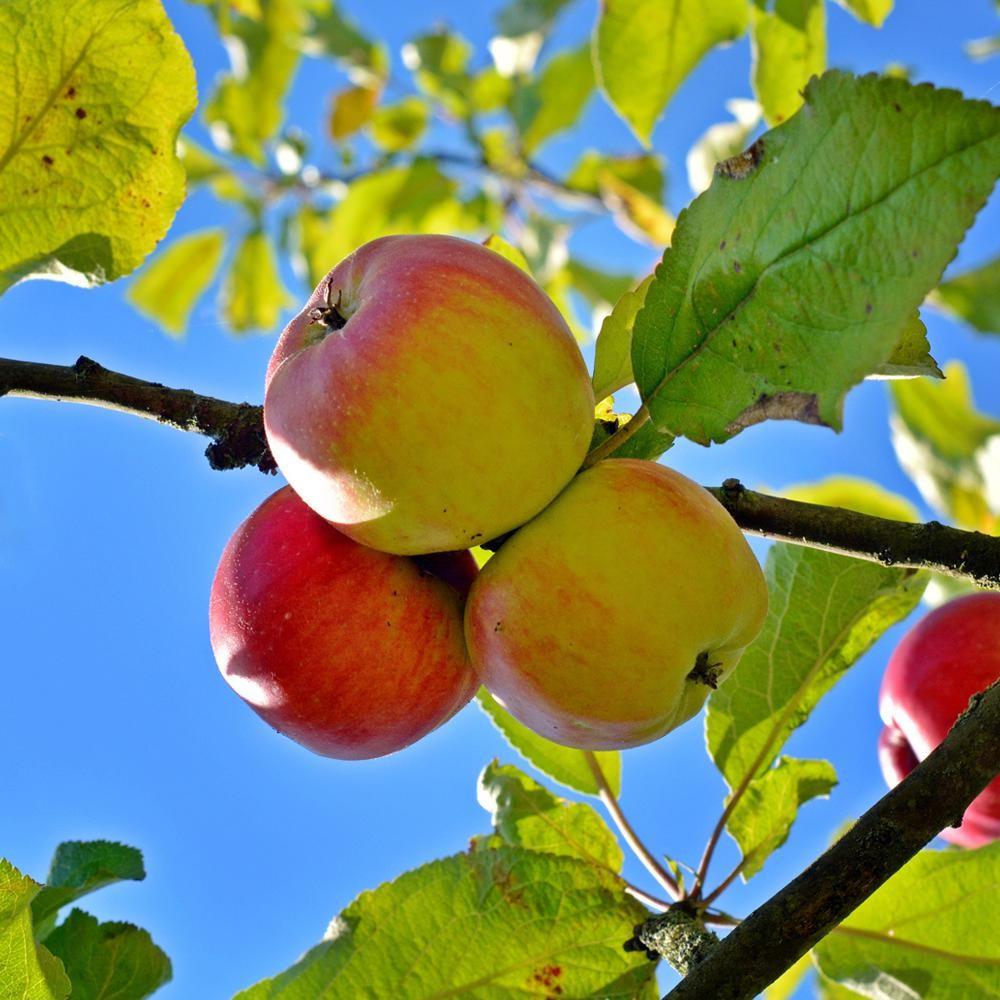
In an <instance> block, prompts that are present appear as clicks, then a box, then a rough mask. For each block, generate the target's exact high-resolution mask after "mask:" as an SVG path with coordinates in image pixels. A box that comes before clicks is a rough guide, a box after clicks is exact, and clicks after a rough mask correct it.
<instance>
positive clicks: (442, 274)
mask: <svg viewBox="0 0 1000 1000" xmlns="http://www.w3.org/2000/svg"><path fill="white" fill-rule="evenodd" d="M593 421H594V396H593V390H592V389H591V385H590V379H589V377H588V375H587V369H586V365H585V364H584V362H583V357H582V356H581V354H580V351H579V349H578V348H577V345H576V343H575V341H574V340H573V336H572V334H571V333H570V331H569V328H568V327H567V326H566V323H565V321H564V320H563V318H562V316H561V315H560V313H559V310H558V309H557V308H556V307H555V306H554V305H553V304H552V302H551V301H550V300H549V298H548V297H547V296H546V295H545V293H544V292H543V291H542V290H541V289H540V288H539V287H538V286H537V285H536V284H535V283H534V281H532V280H531V278H530V277H529V276H528V275H527V274H525V273H524V272H523V271H521V270H519V269H518V268H517V267H515V266H514V265H513V264H511V263H510V262H509V261H507V260H505V259H504V258H503V257H501V256H500V255H499V254H497V253H495V252H494V251H492V250H489V249H487V248H486V247H484V246H481V245H480V244H478V243H471V242H469V241H467V240H462V239H457V238H455V237H451V236H386V237H383V238H382V239H378V240H373V241H372V242H371V243H367V244H365V245H364V246H363V247H361V248H360V249H358V250H356V251H355V252H354V253H353V254H351V255H350V256H349V257H347V258H346V259H345V260H343V261H341V263H340V264H338V265H337V267H335V268H334V269H333V270H332V271H331V272H330V273H329V274H328V275H327V276H326V277H325V278H324V279H323V280H322V281H321V282H320V283H319V285H318V286H317V288H316V290H315V291H314V292H313V294H312V297H311V298H310V299H309V301H308V302H307V303H306V305H305V307H304V308H303V310H302V312H300V313H299V314H298V316H296V317H295V318H294V319H293V320H292V321H291V322H290V323H289V324H288V326H287V327H286V328H285V331H284V332H283V333H282V335H281V339H280V340H279V341H278V344H277V346H276V347H275V350H274V354H273V356H272V357H271V362H270V365H269V367H268V373H267V383H266V394H265V398H264V426H265V429H266V431H267V439H268V442H269V444H270V446H271V451H272V452H273V454H274V457H275V459H276V461H277V463H278V466H279V468H280V469H281V471H282V472H283V473H284V475H285V477H286V478H287V479H288V481H289V483H290V484H291V485H292V486H293V487H294V488H295V490H296V492H297V493H298V494H299V495H300V496H301V497H302V499H303V500H305V502H306V503H307V504H309V506H310V507H312V508H313V510H315V511H316V512H317V513H319V514H321V515H322V516H323V517H325V518H326V519H327V520H328V521H330V522H331V523H333V524H336V525H337V527H338V528H340V530H341V531H343V532H344V533H345V534H346V535H349V536H350V537H351V538H353V539H355V540H356V541H358V542H361V543H362V544H364V545H368V546H371V547H372V548H376V549H381V550H382V551H384V552H394V553H399V554H403V555H419V554H422V553H427V552H438V551H447V550H451V549H465V548H469V547H471V546H473V545H475V544H477V543H478V542H483V541H487V540H488V539H490V538H493V537H495V536H497V535H501V534H503V533H504V532H507V531H509V530H511V529H512V528H516V527H517V526H518V525H520V524H523V523H524V522H525V521H527V520H528V519H529V518H531V517H533V516H534V515H535V514H537V513H538V512H539V511H540V510H541V509H542V508H543V507H544V506H545V505H546V504H547V503H548V502H549V501H550V500H551V499H552V498H553V497H554V496H555V495H556V494H557V493H558V492H559V491H560V490H561V489H562V488H563V487H564V486H565V485H566V483H568V482H569V480H570V479H571V478H572V477H573V475H574V473H575V472H576V471H577V469H578V468H579V467H580V463H581V461H582V460H583V457H584V455H585V454H586V452H587V448H588V446H589V444H590V437H591V432H592V430H593Z"/></svg>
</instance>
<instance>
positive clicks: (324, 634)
mask: <svg viewBox="0 0 1000 1000" xmlns="http://www.w3.org/2000/svg"><path fill="white" fill-rule="evenodd" d="M475 575H476V564H475V562H474V561H473V559H472V557H471V556H470V555H469V554H468V553H467V552H453V553H445V554H442V555H436V556H429V557H427V558H426V559H409V558H405V557H402V556H392V555H387V554H386V553H384V552H376V551H374V550H373V549H367V548H365V547H364V546H362V545H358V544H357V542H354V541H351V539H350V538H348V537H347V536H346V535H343V534H341V533H340V532H339V531H337V529H336V528H334V527H332V526H331V525H329V524H327V523H326V521H324V520H323V519H322V518H321V517H320V516H319V515H318V514H315V513H314V512H313V511H312V510H310V509H309V508H308V507H307V506H306V505H305V504H304V503H303V502H302V501H301V500H300V499H299V498H298V497H297V496H296V495H295V493H294V492H293V491H292V490H291V488H290V487H287V486H286V487H285V488H284V489H281V490H278V492H277V493H275V494H274V495H273V496H271V497H270V498H269V499H267V500H265V501H264V503H263V504H261V506H260V507H258V508H257V510H255V511H254V513H253V514H251V515H250V517H249V518H247V520H246V521H244V522H243V524H242V525H240V527H239V528H238V529H237V530H236V533H235V534H234V535H233V537H232V538H231V539H230V540H229V544H228V545H227V546H226V549H225V551H224V552H223V554H222V560H221V562H220V563H219V568H218V570H217V571H216V575H215V581H214V583H213V584H212V597H211V605H210V612H209V624H210V631H211V639H212V649H213V650H214V652H215V658H216V662H217V663H218V665H219V669H220V671H221V672H222V676H223V677H224V678H225V679H226V682H227V683H228V684H229V686H230V687H231V688H232V689H233V690H234V691H235V692H236V693H237V694H238V695H239V696H240V697H241V698H242V699H243V700H244V701H245V702H246V703H247V704H248V705H249V706H250V707H251V708H252V709H253V710H254V711H255V712H256V713H257V714H258V715H260V717H261V718H262V719H264V720H265V721H266V722H268V723H270V724H271V725H272V726H274V728H275V729H277V730H278V731H279V732H282V733H284V734H285V735H286V736H289V737H291V738H292V739H293V740H295V741H296V742H297V743H301V744H302V745H303V746H305V747H308V748H309V749H310V750H313V751H315V752H316V753H318V754H322V755H323V756H325V757H337V758H339V759H341V760H360V759H366V758H370V757H381V756H383V755H384V754H388V753H392V752H393V751H395V750H400V749H402V748H403V747H405V746H409V745H410V744H411V743H413V742H415V741H416V740H419V739H420V738H421V737H422V736H425V735H426V734H427V733H429V732H430V731H431V730H432V729H436V728H437V727H438V726H440V725H441V724H442V723H443V722H446V721H447V720H448V719H450V718H451V717H452V716H453V715H454V714H455V713H456V712H457V711H458V710H459V709H460V708H461V707H462V706H463V705H465V703H466V702H468V701H469V699H470V698H471V697H472V695H473V693H474V692H475V690H476V688H477V686H478V681H477V680H476V675H475V673H474V672H473V671H472V669H471V667H470V666H469V662H468V657H467V654H466V650H465V643H464V640H463V638H462V609H463V605H464V602H465V596H466V593H467V592H468V589H469V586H470V585H471V583H472V580H473V579H474V578H475Z"/></svg>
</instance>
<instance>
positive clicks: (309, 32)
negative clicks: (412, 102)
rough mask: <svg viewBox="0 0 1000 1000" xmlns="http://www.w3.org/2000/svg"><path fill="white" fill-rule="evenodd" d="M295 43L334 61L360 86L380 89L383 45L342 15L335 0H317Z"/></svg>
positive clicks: (385, 65) (385, 56)
mask: <svg viewBox="0 0 1000 1000" xmlns="http://www.w3.org/2000/svg"><path fill="white" fill-rule="evenodd" d="M298 44H299V45H300V46H301V48H302V50H303V51H304V52H306V53H307V54H309V55H324V56H329V57H330V58H332V59H334V60H336V61H337V62H338V63H339V64H340V65H341V66H343V67H344V68H345V69H346V70H347V71H348V75H349V76H350V77H351V79H352V80H353V81H354V83H356V84H358V85H359V86H363V87H370V88H374V89H380V88H381V86H382V84H383V83H384V82H385V79H386V77H387V76H388V75H389V53H388V51H387V50H386V47H385V46H384V45H382V44H381V43H379V42H374V41H372V40H371V39H370V38H369V37H368V36H367V35H366V34H365V33H364V32H363V31H362V30H361V29H360V28H359V27H358V26H357V24H356V23H355V22H354V21H352V20H351V19H350V18H349V17H347V16H345V15H344V13H343V11H342V10H341V5H340V4H339V3H337V2H336V0H320V2H318V3H316V4H315V5H314V9H313V11H312V17H311V18H310V19H309V21H308V23H307V27H306V28H305V29H304V30H303V31H302V33H301V37H300V38H299V39H298Z"/></svg>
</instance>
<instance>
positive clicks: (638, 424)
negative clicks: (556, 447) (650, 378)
mask: <svg viewBox="0 0 1000 1000" xmlns="http://www.w3.org/2000/svg"><path fill="white" fill-rule="evenodd" d="M647 423H649V410H648V409H647V408H646V404H645V403H643V404H642V406H640V407H639V409H638V410H636V411H635V413H634V414H633V415H632V417H631V419H630V420H629V422H628V423H627V424H623V425H622V426H621V427H619V428H618V430H616V431H615V432H614V434H612V435H611V437H609V438H608V439H607V440H606V441H602V442H601V444H599V445H598V446H597V447H596V448H594V449H593V450H592V451H591V452H590V453H589V454H588V455H587V457H586V458H585V459H584V460H583V466H582V467H583V468H584V469H589V468H590V467H591V466H592V465H596V464H597V463H598V462H600V461H601V460H602V459H605V458H607V457H608V456H609V455H612V454H614V452H616V451H617V450H618V449H619V448H620V447H621V446H622V445H623V444H625V442H626V441H630V440H631V439H632V438H633V437H634V436H635V435H636V434H638V433H639V431H641V430H642V428H643V427H645V425H646V424H647Z"/></svg>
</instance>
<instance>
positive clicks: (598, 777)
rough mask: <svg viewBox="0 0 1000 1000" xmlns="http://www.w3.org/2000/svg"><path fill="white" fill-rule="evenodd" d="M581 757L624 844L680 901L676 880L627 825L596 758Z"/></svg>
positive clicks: (674, 897)
mask: <svg viewBox="0 0 1000 1000" xmlns="http://www.w3.org/2000/svg"><path fill="white" fill-rule="evenodd" d="M583 756H584V759H585V760H586V761H587V766H588V767H589V768H590V773H591V774H593V776H594V781H595V782H596V783H597V789H598V797H599V798H600V800H601V802H602V803H603V804H604V808H605V809H607V811H608V814H609V815H610V816H611V819H612V820H613V821H614V824H615V826H616V827H618V831H619V832H620V833H621V835H622V837H623V839H624V840H625V843H626V844H628V846H629V847H630V848H631V850H632V853H633V854H634V855H635V856H636V857H637V858H638V859H639V860H640V861H641V862H642V863H643V864H644V865H645V866H646V870H647V871H648V872H649V874H650V875H652V876H653V878H655V879H656V881H657V882H659V883H660V885H662V886H663V888H664V889H666V890H667V892H668V893H670V896H671V898H672V899H680V896H681V892H680V887H679V886H678V885H677V880H676V879H675V878H674V877H673V875H671V874H670V872H668V871H667V869H666V868H664V867H663V865H661V864H660V862H659V861H657V860H656V858H655V857H654V856H653V854H652V852H651V851H650V850H649V848H647V847H646V845H645V844H644V843H643V842H642V841H641V840H640V839H639V837H638V835H637V834H636V832H635V830H633V829H632V824H631V823H629V821H628V819H627V818H626V816H625V814H624V813H623V812H622V808H621V806H620V805H619V804H618V799H617V798H616V797H615V793H614V792H613V791H612V790H611V786H610V785H609V784H608V779H607V778H606V777H605V776H604V771H603V770H602V768H601V765H600V762H599V761H598V759H597V757H595V756H594V754H593V753H592V752H591V751H590V750H584V751H583Z"/></svg>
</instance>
